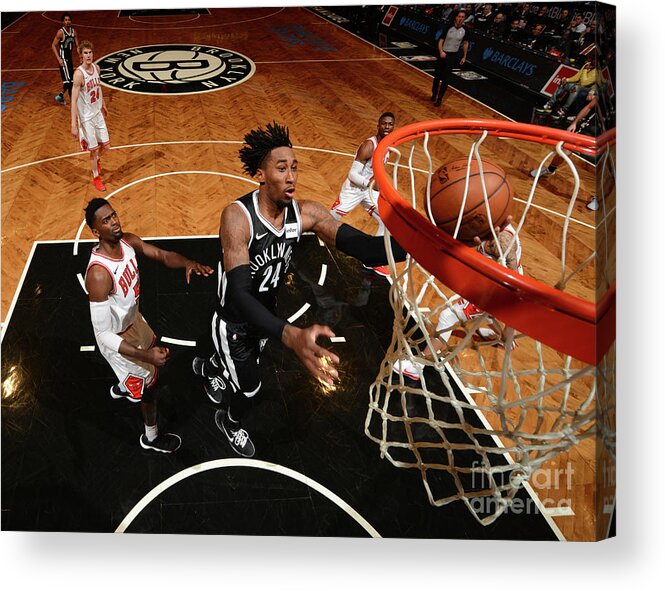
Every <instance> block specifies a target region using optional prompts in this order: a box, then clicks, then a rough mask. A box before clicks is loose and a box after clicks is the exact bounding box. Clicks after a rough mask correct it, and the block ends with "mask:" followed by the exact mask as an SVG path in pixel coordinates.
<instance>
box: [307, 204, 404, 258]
mask: <svg viewBox="0 0 665 591" xmlns="http://www.w3.org/2000/svg"><path fill="white" fill-rule="evenodd" d="M299 204H300V213H301V219H302V229H303V232H314V233H315V234H316V235H317V236H318V237H319V238H320V239H321V240H323V242H325V243H326V244H327V245H328V246H334V247H335V248H337V249H338V250H341V251H342V252H343V253H344V254H348V255H349V256H352V257H354V258H356V259H358V260H359V261H361V262H362V263H363V264H364V265H367V266H368V267H376V266H379V265H386V264H388V256H387V255H386V250H385V247H384V242H383V236H369V235H368V234H365V233H364V232H361V231H360V230H356V229H355V228H353V227H351V226H349V225H348V224H342V223H341V222H339V221H337V220H336V219H335V218H333V217H332V215H330V212H329V211H328V210H327V209H326V208H325V207H323V205H321V204H320V203H318V202H317V201H301V202H300V203H299ZM390 242H391V245H392V251H393V256H394V257H395V260H396V261H398V262H399V261H403V260H404V259H405V258H406V251H405V250H404V249H403V248H402V247H401V246H400V245H399V244H398V243H397V241H396V240H395V239H394V238H391V239H390Z"/></svg>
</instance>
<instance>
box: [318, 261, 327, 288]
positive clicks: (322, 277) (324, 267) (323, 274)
mask: <svg viewBox="0 0 665 591" xmlns="http://www.w3.org/2000/svg"><path fill="white" fill-rule="evenodd" d="M327 272H328V265H326V264H325V263H324V264H322V265H321V275H319V285H323V284H324V283H325V281H326V273H327Z"/></svg>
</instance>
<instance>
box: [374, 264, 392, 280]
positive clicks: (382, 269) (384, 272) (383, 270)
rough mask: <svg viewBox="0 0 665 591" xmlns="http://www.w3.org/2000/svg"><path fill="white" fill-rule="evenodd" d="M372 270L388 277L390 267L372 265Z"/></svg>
mask: <svg viewBox="0 0 665 591" xmlns="http://www.w3.org/2000/svg"><path fill="white" fill-rule="evenodd" d="M372 271H374V272H375V273H376V274H377V275H380V276H381V277H386V278H387V277H390V269H389V268H388V267H372Z"/></svg>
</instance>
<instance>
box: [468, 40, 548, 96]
mask: <svg viewBox="0 0 665 591" xmlns="http://www.w3.org/2000/svg"><path fill="white" fill-rule="evenodd" d="M467 61H468V62H470V63H471V64H472V66H473V67H477V68H478V69H479V70H481V71H483V72H487V73H488V74H494V75H496V76H500V77H501V78H505V79H506V80H510V81H511V82H515V83H516V84H519V85H520V86H523V87H526V88H528V89H530V90H532V91H533V92H537V93H540V91H541V88H542V87H543V86H544V85H545V84H546V83H547V81H548V80H549V79H550V78H551V77H552V74H554V72H555V71H556V69H557V68H558V67H559V62H558V61H556V60H554V59H552V58H551V57H550V56H547V55H545V54H543V53H538V52H535V51H531V50H530V49H527V48H523V47H518V46H516V45H511V44H508V43H502V42H501V41H498V40H497V39H495V38H494V37H490V36H488V35H483V34H482V33H479V32H477V31H473V32H471V31H469V51H468V53H467Z"/></svg>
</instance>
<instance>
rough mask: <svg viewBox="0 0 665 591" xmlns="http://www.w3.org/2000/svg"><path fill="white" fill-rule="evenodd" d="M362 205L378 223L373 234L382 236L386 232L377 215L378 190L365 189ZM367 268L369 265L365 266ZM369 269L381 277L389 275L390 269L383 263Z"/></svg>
mask: <svg viewBox="0 0 665 591" xmlns="http://www.w3.org/2000/svg"><path fill="white" fill-rule="evenodd" d="M362 206H363V207H364V208H365V211H366V212H367V214H368V215H370V216H371V217H373V218H374V219H375V220H376V223H377V224H378V226H377V228H376V232H375V233H374V235H375V236H383V235H384V234H385V233H386V226H385V225H384V223H383V221H382V220H381V217H380V216H379V192H378V191H369V190H368V191H366V192H365V197H364V198H363V201H362ZM365 268H366V269H369V268H370V267H366V266H365ZM371 269H372V270H373V271H374V272H375V273H376V274H377V275H380V276H381V277H390V269H389V268H388V267H387V266H385V265H380V266H378V267H371Z"/></svg>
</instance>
